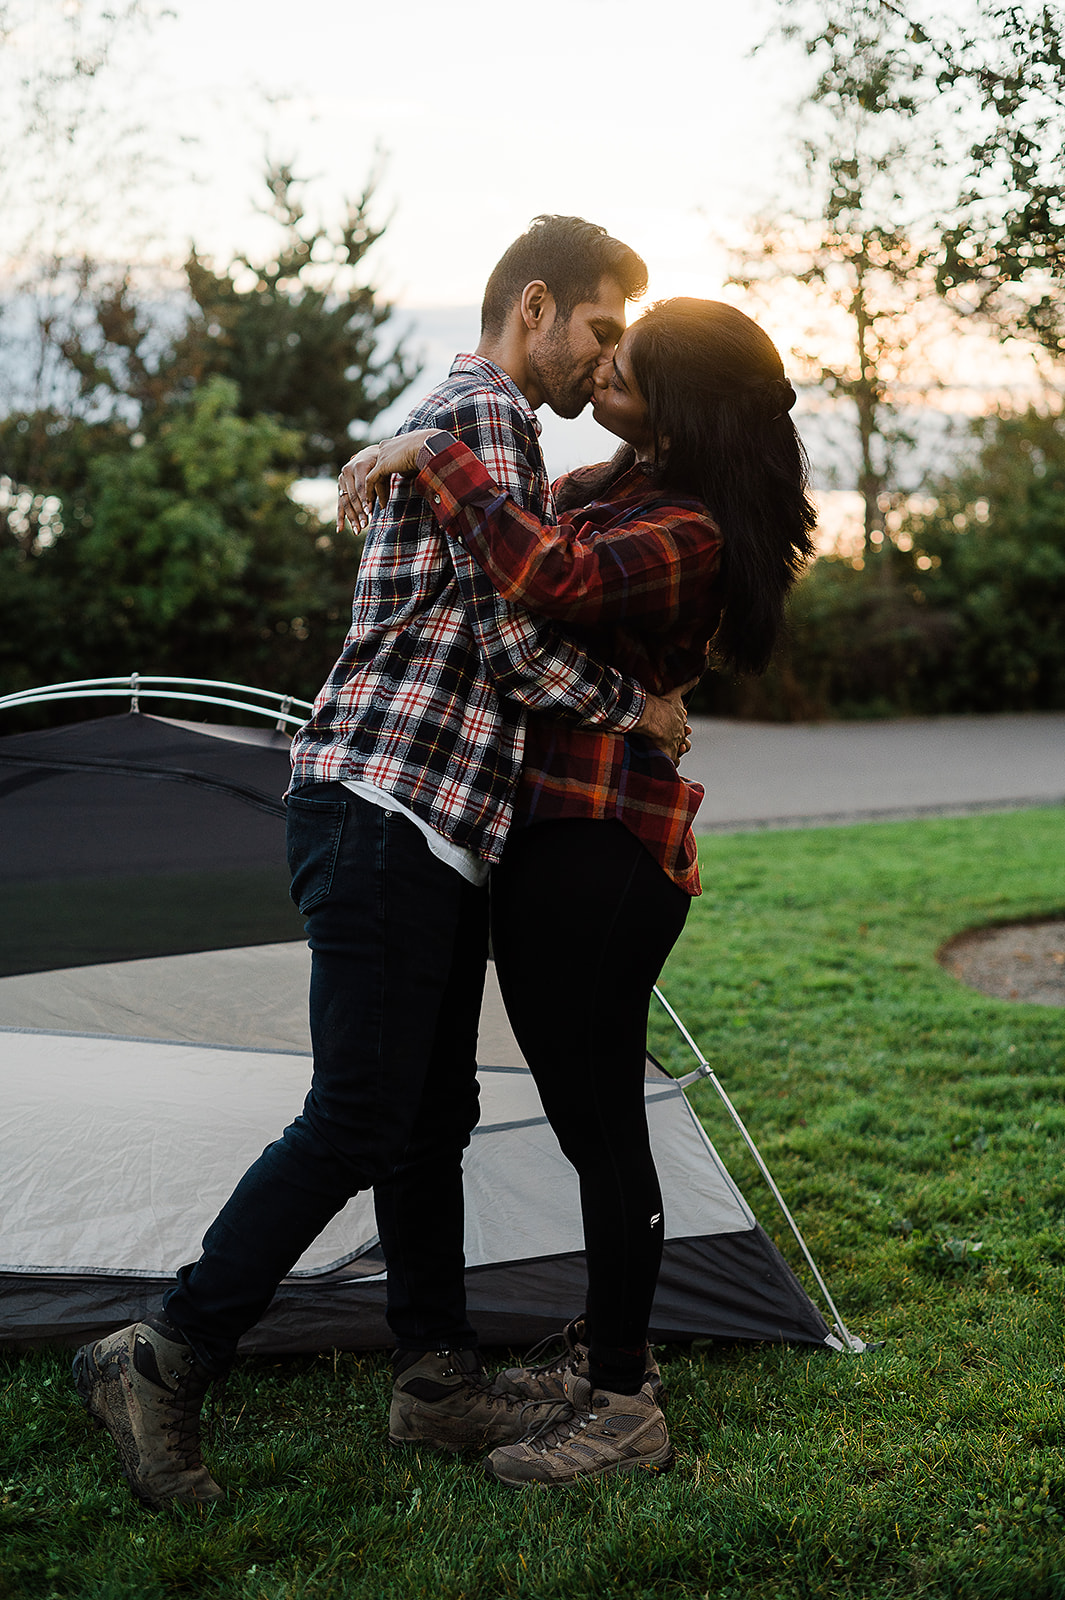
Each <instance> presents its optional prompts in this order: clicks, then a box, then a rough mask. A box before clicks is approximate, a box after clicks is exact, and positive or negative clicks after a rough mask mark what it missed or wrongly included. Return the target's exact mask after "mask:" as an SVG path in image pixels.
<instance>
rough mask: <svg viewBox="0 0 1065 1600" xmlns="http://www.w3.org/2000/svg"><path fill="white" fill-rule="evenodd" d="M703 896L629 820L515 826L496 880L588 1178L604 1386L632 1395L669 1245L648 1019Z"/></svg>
mask: <svg viewBox="0 0 1065 1600" xmlns="http://www.w3.org/2000/svg"><path fill="white" fill-rule="evenodd" d="M690 903H691V902H690V899H689V896H688V895H687V894H685V893H684V891H683V890H682V889H678V888H677V886H676V884H674V883H673V882H672V881H671V880H670V879H669V878H667V877H666V875H665V873H664V872H663V871H662V869H661V867H659V865H658V863H657V862H656V861H655V860H654V858H653V856H652V855H651V854H650V852H649V851H648V850H647V849H646V848H645V847H644V846H643V845H642V844H641V843H640V841H639V840H638V839H637V838H636V837H635V835H633V834H632V833H630V832H629V830H628V829H627V828H626V827H625V826H624V825H623V824H622V823H620V822H616V821H610V822H596V821H593V820H585V819H583V818H574V819H568V818H567V819H564V820H559V821H554V822H540V823H536V824H534V825H533V826H532V827H528V828H520V829H515V830H514V832H512V833H511V836H510V839H509V841H508V843H507V847H506V851H505V853H504V856H503V860H502V862H501V863H500V865H499V866H498V867H497V868H496V869H495V871H494V873H493V876H492V938H493V945H494V950H495V959H496V971H497V973H498V976H499V983H500V988H501V989H502V992H503V999H504V1002H505V1004H506V1008H507V1013H508V1015H509V1017H510V1021H511V1025H512V1027H513V1029H514V1033H515V1036H516V1037H517V1040H518V1043H519V1045H520V1046H521V1049H522V1053H523V1054H524V1056H525V1059H526V1061H527V1062H528V1063H529V1066H530V1068H531V1069H532V1074H533V1077H534V1078H535V1079H536V1086H537V1088H538V1090H539V1091H540V1098H541V1100H542V1101H543V1106H544V1110H545V1111H546V1113H547V1115H548V1118H549V1119H550V1122H551V1126H552V1127H553V1129H554V1130H555V1133H556V1134H557V1136H558V1141H559V1144H560V1145H561V1146H562V1150H563V1152H564V1153H565V1155H566V1156H567V1157H568V1159H569V1160H570V1161H571V1162H572V1164H573V1166H574V1167H575V1168H576V1170H577V1174H578V1176H579V1178H580V1194H581V1211H582V1215H583V1219H584V1239H585V1250H586V1253H587V1260H588V1304H587V1317H588V1329H589V1334H590V1340H591V1356H592V1378H593V1382H594V1383H598V1384H599V1385H601V1386H602V1387H604V1388H613V1389H619V1390H622V1391H624V1390H625V1389H627V1390H629V1392H632V1391H633V1390H634V1389H635V1388H636V1387H638V1385H639V1380H640V1377H641V1376H642V1373H643V1368H644V1348H645V1346H646V1343H647V1327H648V1323H649V1321H650V1315H651V1302H652V1300H653V1298H654V1292H655V1285H656V1283H657V1281H658V1269H659V1265H660V1263H661V1258H662V1240H663V1237H664V1228H663V1219H662V1193H661V1190H660V1188H659V1185H658V1174H657V1173H656V1171H655V1165H654V1160H653V1158H652V1156H651V1149H650V1144H649V1142H648V1137H647V1117H646V1112H645V1109H644V1067H645V1054H646V1042H647V1011H648V1006H649V1004H650V1000H651V990H652V988H653V987H654V984H655V983H656V981H657V979H658V974H659V972H660V971H661V969H662V965H663V963H664V962H665V959H666V957H667V955H668V954H669V952H670V950H671V949H672V947H673V945H674V944H675V942H676V940H677V938H678V937H679V935H680V932H681V929H682V928H683V926H684V919H685V917H686V916H687V914H688V906H689V905H690Z"/></svg>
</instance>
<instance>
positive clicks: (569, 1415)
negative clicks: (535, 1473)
mask: <svg viewBox="0 0 1065 1600" xmlns="http://www.w3.org/2000/svg"><path fill="white" fill-rule="evenodd" d="M523 1409H524V1410H526V1411H528V1410H530V1409H535V1410H539V1409H540V1407H539V1406H537V1405H536V1402H535V1401H534V1402H530V1403H529V1404H527V1405H526V1406H525V1407H524V1408H523ZM598 1420H599V1418H598V1413H597V1412H595V1411H578V1410H577V1407H576V1406H575V1405H572V1404H571V1403H570V1401H568V1400H558V1401H556V1402H555V1404H554V1405H553V1406H552V1407H551V1408H550V1410H549V1411H548V1412H547V1413H546V1415H544V1416H543V1417H541V1419H540V1422H539V1424H538V1426H537V1427H535V1428H533V1429H532V1431H531V1432H530V1433H528V1434H526V1436H525V1439H524V1443H525V1444H528V1445H533V1446H535V1447H536V1448H537V1449H538V1450H539V1451H540V1454H541V1455H546V1454H547V1452H548V1451H549V1450H553V1449H554V1448H555V1446H556V1445H560V1444H565V1443H566V1440H567V1439H572V1438H573V1437H574V1436H575V1435H576V1434H578V1433H580V1431H581V1429H582V1428H586V1427H587V1426H588V1424H589V1422H597V1421H598Z"/></svg>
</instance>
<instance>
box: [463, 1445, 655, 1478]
mask: <svg viewBox="0 0 1065 1600" xmlns="http://www.w3.org/2000/svg"><path fill="white" fill-rule="evenodd" d="M675 1459H676V1458H675V1456H674V1454H673V1448H672V1446H671V1445H666V1446H665V1448H664V1450H662V1451H659V1452H658V1453H657V1454H656V1455H653V1456H644V1457H642V1458H637V1459H636V1460H634V1461H612V1462H611V1463H610V1464H609V1465H608V1466H603V1467H598V1468H593V1469H592V1470H591V1471H589V1472H577V1473H574V1475H573V1477H572V1478H504V1477H503V1476H502V1475H501V1474H500V1473H498V1472H497V1471H496V1469H495V1468H494V1467H493V1465H492V1462H491V1459H489V1460H487V1461H486V1462H485V1464H484V1468H485V1471H486V1472H487V1474H488V1476H489V1477H490V1478H493V1479H494V1480H495V1482H496V1483H501V1484H502V1485H503V1487H504V1488H506V1489H529V1488H532V1486H533V1485H534V1484H542V1485H543V1486H544V1487H545V1488H548V1489H569V1488H571V1487H572V1485H573V1484H576V1483H586V1482H587V1481H588V1479H589V1478H608V1477H610V1476H611V1475H614V1476H617V1475H619V1474H621V1473H623V1472H650V1473H654V1474H655V1475H657V1474H658V1473H660V1472H668V1471H669V1470H670V1468H671V1467H672V1466H673V1464H674V1461H675Z"/></svg>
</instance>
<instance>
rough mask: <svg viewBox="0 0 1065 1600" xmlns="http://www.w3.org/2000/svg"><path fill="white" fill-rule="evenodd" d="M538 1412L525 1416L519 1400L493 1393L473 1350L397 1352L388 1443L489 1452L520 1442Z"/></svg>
mask: <svg viewBox="0 0 1065 1600" xmlns="http://www.w3.org/2000/svg"><path fill="white" fill-rule="evenodd" d="M404 1363H406V1364H405V1365H404ZM539 1409H541V1408H537V1407H536V1406H534V1407H533V1408H532V1410H531V1412H530V1410H529V1408H528V1407H527V1406H526V1405H525V1403H524V1402H523V1401H522V1400H521V1398H520V1397H519V1396H517V1395H512V1394H499V1393H497V1392H496V1390H495V1389H494V1388H493V1387H492V1385H491V1384H490V1383H489V1381H488V1379H487V1378H486V1377H485V1375H484V1370H483V1368H482V1367H481V1360H480V1357H479V1355H478V1354H477V1351H476V1350H427V1351H426V1352H425V1354H424V1355H417V1354H416V1353H415V1352H413V1351H410V1352H402V1353H400V1354H399V1355H398V1356H397V1362H396V1380H395V1383H394V1384H393V1386H392V1406H391V1409H390V1411H389V1413H388V1442H389V1443H390V1444H420V1445H430V1446H432V1447H434V1448H436V1449H438V1450H475V1449H482V1450H483V1449H489V1448H491V1446H492V1445H495V1444H507V1443H509V1442H510V1440H512V1439H520V1438H521V1436H522V1434H523V1433H527V1432H528V1430H529V1428H530V1427H532V1426H533V1425H534V1424H535V1423H536V1421H537V1420H538V1416H539Z"/></svg>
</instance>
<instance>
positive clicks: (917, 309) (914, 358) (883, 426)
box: [733, 13, 935, 558]
mask: <svg viewBox="0 0 1065 1600" xmlns="http://www.w3.org/2000/svg"><path fill="white" fill-rule="evenodd" d="M790 15H791V14H790V13H789V17H790ZM812 25H813V24H811V26H812ZM782 31H783V32H785V33H786V34H787V35H788V36H791V37H794V36H796V35H800V36H801V34H800V28H799V24H798V23H796V22H794V21H788V22H787V23H786V24H785V26H784V27H783V29H782ZM804 42H806V43H807V46H808V49H810V52H811V54H813V53H814V52H813V48H812V44H811V42H810V41H804ZM816 67H817V76H816V80H815V82H814V84H813V86H812V88H811V90H810V93H809V95H808V97H807V101H806V103H805V106H804V110H803V115H802V120H801V125H802V126H803V127H804V128H805V129H806V137H805V139H804V140H803V142H802V145H801V149H802V154H803V157H804V173H803V175H802V177H801V178H800V179H799V181H798V184H797V185H793V186H792V191H791V192H792V194H793V195H795V194H798V195H799V196H800V198H799V200H798V203H796V202H795V200H794V199H792V201H791V203H790V204H789V206H788V207H786V208H781V211H782V214H778V215H777V216H776V217H774V219H773V221H772V222H771V223H763V224H756V226H755V229H754V238H755V241H756V242H755V243H754V244H753V246H749V247H748V248H747V249H746V250H745V251H744V252H742V253H741V255H740V258H739V260H738V263H737V270H736V271H735V272H734V274H733V281H734V282H737V283H740V284H743V285H744V286H746V287H752V286H756V285H761V286H766V285H768V286H769V287H770V288H771V289H777V288H778V287H779V285H780V283H781V280H783V279H786V280H788V281H789V282H790V283H791V284H799V285H802V286H805V287H807V288H809V289H811V290H812V291H813V303H812V305H811V307H810V309H811V311H812V312H813V317H812V322H813V326H812V327H811V329H810V333H809V335H808V339H807V342H806V343H805V344H803V345H802V346H801V347H800V348H798V349H796V350H793V352H792V357H793V360H797V361H798V362H799V364H800V371H801V373H802V376H803V377H805V378H806V380H807V381H809V382H811V383H812V384H813V385H815V386H816V388H817V391H818V393H819V394H820V395H822V396H826V397H828V398H831V399H833V400H836V401H839V402H843V403H844V404H845V405H847V406H848V407H849V408H850V414H851V416H852V417H853V420H854V429H855V434H854V437H855V446H856V449H855V456H856V461H855V477H856V485H857V488H858V489H859V491H860V493H861V496H862V501H863V508H864V517H863V522H864V526H863V551H862V554H863V558H864V557H867V556H868V555H869V554H870V553H873V552H875V551H876V550H877V549H886V548H887V545H888V543H889V541H888V540H887V538H886V532H885V530H886V514H887V512H888V510H889V509H890V507H891V506H892V504H893V503H894V502H895V501H897V499H898V492H897V491H898V478H899V465H900V458H901V457H902V455H903V454H904V453H905V451H906V450H907V449H910V448H912V446H913V443H914V441H913V439H912V437H911V436H910V434H909V433H908V432H907V431H906V430H905V428H904V427H903V426H902V425H901V423H900V420H899V405H900V401H901V400H903V399H905V398H910V397H912V395H913V394H914V393H915V392H919V391H920V390H921V389H922V388H926V387H927V386H928V385H929V383H930V382H931V381H932V373H931V370H930V368H929V367H928V365H927V363H925V362H922V359H921V339H922V334H923V332H924V329H925V328H926V326H927V325H928V323H929V321H930V320H931V319H930V317H929V314H928V308H929V306H930V305H931V304H932V303H934V301H935V278H934V264H935V257H934V251H933V249H932V248H931V246H930V243H929V238H928V229H927V222H926V219H925V218H923V217H922V216H921V214H920V210H919V208H916V207H915V205H914V203H913V196H912V190H913V186H914V177H915V172H916V171H917V170H918V169H919V168H920V167H921V166H922V165H923V164H924V163H925V162H926V161H927V160H929V159H930V158H933V157H934V154H935V151H934V147H932V148H929V147H928V146H927V145H926V144H925V143H924V142H923V140H922V136H921V134H920V130H919V128H918V127H917V126H916V125H915V123H914V115H915V112H916V110H917V106H918V101H917V99H916V98H915V96H914V94H913V93H912V88H913V84H912V75H911V73H910V70H909V67H908V64H907V62H906V60H905V59H904V58H903V57H900V55H899V54H898V52H896V51H895V50H894V49H893V48H892V45H891V41H890V39H889V38H888V36H887V33H886V30H885V28H884V27H883V26H882V25H881V24H880V22H879V20H878V18H877V17H876V16H875V15H874V17H873V18H872V20H871V22H870V23H869V25H868V26H866V27H865V28H864V29H862V30H861V31H860V32H859V31H854V32H852V33H851V34H844V33H843V32H842V31H840V30H837V31H835V32H832V31H831V30H827V29H826V30H823V31H821V32H819V33H818V34H817V36H816Z"/></svg>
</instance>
